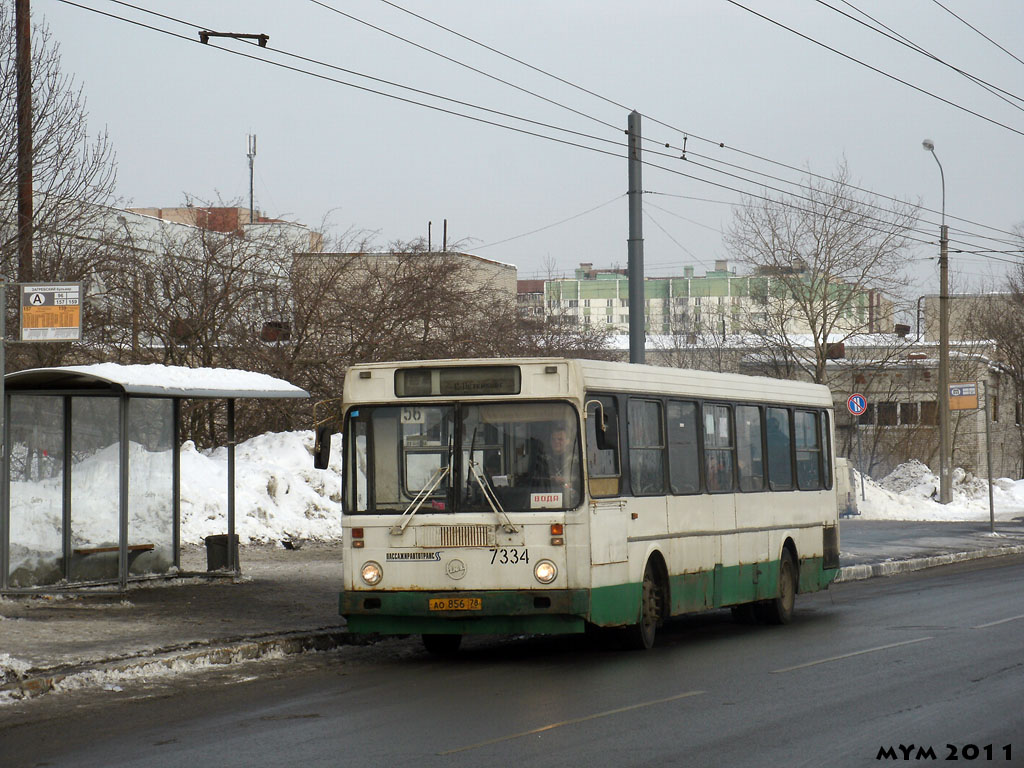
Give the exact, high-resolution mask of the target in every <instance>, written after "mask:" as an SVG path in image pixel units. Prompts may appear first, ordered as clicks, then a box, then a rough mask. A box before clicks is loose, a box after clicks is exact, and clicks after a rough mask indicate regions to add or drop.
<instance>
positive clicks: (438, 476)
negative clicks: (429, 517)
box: [391, 453, 452, 536]
mask: <svg viewBox="0 0 1024 768" xmlns="http://www.w3.org/2000/svg"><path fill="white" fill-rule="evenodd" d="M451 468H452V465H451V454H450V453H449V460H448V464H447V465H446V466H444V467H438V468H437V469H435V470H434V474H432V475H431V476H430V479H429V480H428V481H427V484H426V485H425V486H423V488H422V489H420V492H419V493H418V494H416V498H414V499H413V500H412V501H411V502H409V506H408V507H406V508H405V512H403V513H402V516H401V517H400V518H398V522H397V523H395V524H394V525H393V526H391V535H392V536H401V535H402V534H403V533H405V528H406V526H407V525H409V523H410V521H411V520H412V516H413V515H415V514H416V513H417V512H419V511H420V507H422V506H423V502H425V501H426V500H427V498H428V497H429V496H430V494H432V493H433V492H434V489H436V488H437V486H439V485H440V484H441V481H442V480H444V479H445V478H446V477H447V476H448V473H449V472H450V471H451Z"/></svg>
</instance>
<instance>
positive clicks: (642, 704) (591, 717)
mask: <svg viewBox="0 0 1024 768" xmlns="http://www.w3.org/2000/svg"><path fill="white" fill-rule="evenodd" d="M702 693H704V691H687V692H686V693H680V694H676V695H675V696H669V697H668V698H665V699H654V700H653V701H642V702H640V703H639V704H630V705H629V706H628V707H619V708H618V709H609V710H608V711H607V712H598V713H596V714H593V715H586V716H585V717H575V718H573V719H572V720H562V721H561V722H559V723H550V724H549V725H542V726H541V727H540V728H534V729H533V730H529V731H522V732H520V733H513V734H511V735H509V736H499V737H498V738H496V739H489V740H488V741H481V742H480V743H478V744H470V745H469V746H466V747H457V748H456V749H449V750H446V751H445V752H438V753H437V754H438V755H454V754H455V753H456V752H468V751H469V750H471V749H479V748H480V747H489V746H491V745H492V744H500V743H501V742H503V741H511V740H512V739H521V738H522V737H523V736H533V735H534V734H538V733H543V732H544V731H550V730H553V729H555V728H561V727H562V726H564V725H576V724H577V723H585V722H587V721H588V720H597V719H599V718H602V717H609V716H610V715H619V714H622V713H623V712H630V711H632V710H634V709H643V708H644V707H653V706H655V705H657V704H667V703H668V702H670V701H679V700H680V699H686V698H689V697H691V696H700V695H701V694H702Z"/></svg>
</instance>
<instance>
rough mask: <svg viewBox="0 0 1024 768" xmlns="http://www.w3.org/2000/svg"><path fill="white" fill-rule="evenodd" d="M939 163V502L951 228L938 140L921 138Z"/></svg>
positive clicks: (945, 489)
mask: <svg viewBox="0 0 1024 768" xmlns="http://www.w3.org/2000/svg"><path fill="white" fill-rule="evenodd" d="M921 146H922V147H924V149H925V151H927V152H930V153H931V155H932V157H934V158H935V162H936V163H937V164H938V166H939V178H940V179H941V181H942V223H941V224H940V226H939V392H938V395H939V397H938V401H937V402H936V403H935V406H936V408H938V410H939V503H941V504H949V502H951V501H952V500H953V482H952V476H951V473H952V469H953V468H952V467H951V466H950V465H951V464H952V462H953V455H952V453H953V452H952V446H951V443H950V434H949V230H948V229H947V228H946V174H945V173H944V172H943V170H942V163H940V162H939V158H938V155H936V154H935V142H933V141H932V140H931V139H925V140H924V141H923V142H921Z"/></svg>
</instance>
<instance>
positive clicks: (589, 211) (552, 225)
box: [473, 192, 626, 251]
mask: <svg viewBox="0 0 1024 768" xmlns="http://www.w3.org/2000/svg"><path fill="white" fill-rule="evenodd" d="M625 196H626V193H625V192H623V193H622V194H621V195H616V196H615V197H613V198H612V199H611V200H608V201H607V202H604V203H601V204H600V205H595V206H594V207H593V208H588V209H587V210H585V211H580V212H579V213H577V214H574V215H572V216H569V217H568V218H565V219H562V220H561V221H556V222H553V223H551V224H546V225H544V226H543V227H539V228H537V229H533V230H530V231H529V232H523V233H522V234H519V235H513V236H512V237H506V238H505V239H504V240H496V241H495V242H493V243H487V244H486V245H476V246H473V250H475V251H479V250H483V249H484V248H490V247H491V246H493V245H502V244H503V243H509V242H511V241H513V240H518V239H519V238H521V237H528V236H529V235H535V234H537V233H538V232H543V231H544V230H546V229H551V228H552V227H557V226H560V225H562V224H565V223H566V222H569V221H572V220H573V219H578V218H580V217H581V216H586V215H587V214H588V213H593V212H594V211H597V210H600V209H601V208H604V207H605V206H608V205H611V204H612V203H614V202H615V201H616V200H621V199H622V198H624V197H625Z"/></svg>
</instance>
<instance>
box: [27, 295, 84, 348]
mask: <svg viewBox="0 0 1024 768" xmlns="http://www.w3.org/2000/svg"><path fill="white" fill-rule="evenodd" d="M81 338H82V284H81V283H36V284H33V283H22V284H21V340H22V341H78V340H79V339H81Z"/></svg>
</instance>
